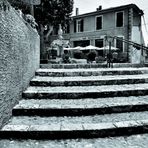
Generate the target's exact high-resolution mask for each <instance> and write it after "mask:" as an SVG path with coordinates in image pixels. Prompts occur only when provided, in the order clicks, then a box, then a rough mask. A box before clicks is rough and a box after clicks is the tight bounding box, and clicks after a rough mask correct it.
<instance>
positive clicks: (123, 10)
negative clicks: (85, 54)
mask: <svg viewBox="0 0 148 148" xmlns="http://www.w3.org/2000/svg"><path fill="white" fill-rule="evenodd" d="M143 14H144V13H143V11H142V10H140V9H139V8H138V6H136V5H135V4H129V5H124V6H119V7H112V8H108V9H102V6H99V7H98V8H97V9H96V11H94V12H90V13H85V14H81V15H79V13H78V8H77V9H76V15H75V16H73V17H72V22H71V23H70V25H69V26H67V28H66V29H65V30H64V31H63V32H64V34H63V37H64V39H66V40H69V41H70V44H71V47H76V46H83V47H84V46H87V45H94V46H97V47H103V46H105V45H107V44H108V42H107V41H106V40H105V38H104V37H105V36H106V35H109V36H113V37H114V36H116V37H119V38H120V39H124V40H127V41H134V42H136V43H138V44H144V39H143V35H142V25H141V18H142V16H143ZM56 32H57V31H54V32H53V35H52V36H51V37H50V42H52V41H53V40H54V39H56V38H57V35H56ZM112 46H114V47H117V48H119V49H120V53H122V54H124V56H126V58H127V61H131V60H132V59H131V57H132V56H134V55H132V53H133V52H132V50H133V49H132V48H133V47H132V46H131V45H130V44H128V43H125V42H122V41H121V40H119V39H114V40H112ZM102 54H103V52H102V51H100V55H102Z"/></svg>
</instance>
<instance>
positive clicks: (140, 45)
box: [106, 35, 148, 50]
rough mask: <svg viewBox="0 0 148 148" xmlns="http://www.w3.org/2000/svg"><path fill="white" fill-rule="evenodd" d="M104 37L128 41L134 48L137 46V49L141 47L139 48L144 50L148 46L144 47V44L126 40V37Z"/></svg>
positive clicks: (147, 48)
mask: <svg viewBox="0 0 148 148" xmlns="http://www.w3.org/2000/svg"><path fill="white" fill-rule="evenodd" d="M106 37H110V38H113V39H118V40H120V41H122V42H125V43H128V44H130V45H133V46H134V47H135V48H137V49H138V50H139V49H140V48H141V49H144V50H148V47H146V46H144V45H142V44H138V43H136V42H133V41H129V40H126V39H121V38H119V37H117V36H108V35H107V36H106Z"/></svg>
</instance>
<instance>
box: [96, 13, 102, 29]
mask: <svg viewBox="0 0 148 148" xmlns="http://www.w3.org/2000/svg"><path fill="white" fill-rule="evenodd" d="M98 17H101V18H102V21H101V22H102V23H101V29H97V18H98ZM102 29H103V15H98V16H96V17H95V30H96V31H99V30H102Z"/></svg>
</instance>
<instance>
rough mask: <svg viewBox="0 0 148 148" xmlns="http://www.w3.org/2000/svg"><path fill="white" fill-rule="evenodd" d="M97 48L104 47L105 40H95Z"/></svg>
mask: <svg viewBox="0 0 148 148" xmlns="http://www.w3.org/2000/svg"><path fill="white" fill-rule="evenodd" d="M95 45H96V47H100V48H101V47H103V39H97V40H95Z"/></svg>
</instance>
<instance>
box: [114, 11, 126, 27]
mask: <svg viewBox="0 0 148 148" xmlns="http://www.w3.org/2000/svg"><path fill="white" fill-rule="evenodd" d="M121 12H122V13H123V25H122V26H117V14H118V13H121ZM115 26H116V27H117V28H120V27H124V11H118V12H115Z"/></svg>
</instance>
